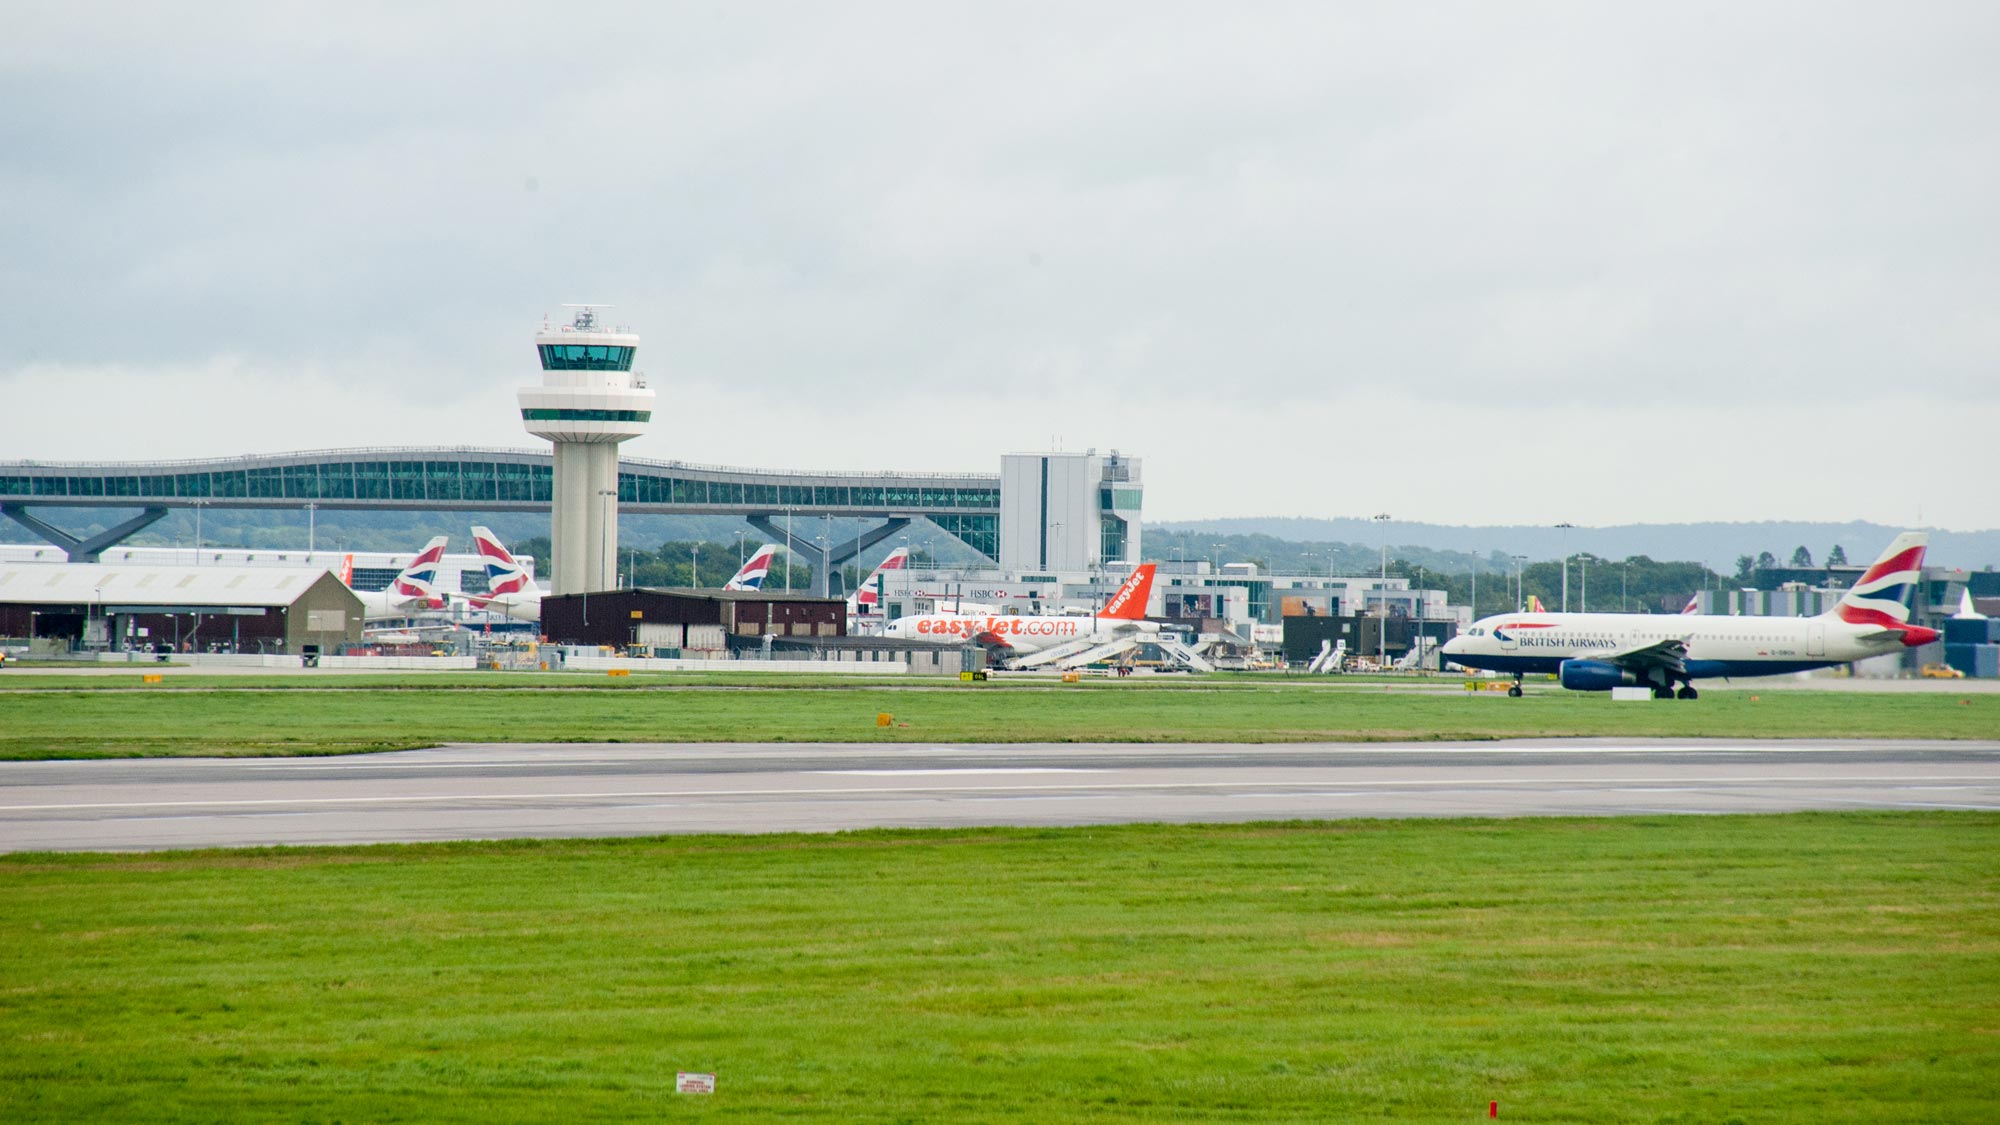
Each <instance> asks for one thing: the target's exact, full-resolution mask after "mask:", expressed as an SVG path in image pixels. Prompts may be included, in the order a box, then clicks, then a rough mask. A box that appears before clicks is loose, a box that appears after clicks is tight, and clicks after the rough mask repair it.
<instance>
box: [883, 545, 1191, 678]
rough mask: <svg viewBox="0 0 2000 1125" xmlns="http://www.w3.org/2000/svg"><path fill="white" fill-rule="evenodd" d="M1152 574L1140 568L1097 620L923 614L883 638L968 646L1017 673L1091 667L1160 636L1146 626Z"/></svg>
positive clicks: (893, 625)
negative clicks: (1060, 664)
mask: <svg viewBox="0 0 2000 1125" xmlns="http://www.w3.org/2000/svg"><path fill="white" fill-rule="evenodd" d="M1153 570H1154V564H1153V563H1140V564H1139V566H1138V567H1137V568H1135V569H1134V570H1133V571H1132V576H1131V577H1130V578H1127V579H1126V580H1125V582H1124V584H1123V585H1121V586H1119V587H1118V591H1117V593H1114V594H1112V595H1111V600H1110V601H1108V602H1105V603H1104V608H1103V609H1101V610H1098V611H1097V613H1096V615H1095V616H1083V615H1080V614H1079V615H1068V614H1065V615H1060V616H1042V615H1035V616H1030V615H1027V614H990V613H988V614H964V613H925V614H918V615H915V616H911V617H898V618H897V619H896V620H894V621H891V622H890V623H889V628H888V630H887V632H886V634H885V635H886V636H890V637H897V638H900V639H903V640H911V641H933V642H935V643H937V644H946V645H959V644H965V643H967V642H968V641H970V642H973V643H976V644H980V645H984V646H985V647H986V650H987V651H988V652H989V653H991V654H993V655H994V656H995V657H997V658H998V659H999V660H1001V661H1002V662H1003V663H1004V664H1006V665H1007V666H1009V667H1014V668H1032V667H1035V666H1037V665H1041V664H1048V663H1053V662H1055V661H1059V660H1060V661H1069V662H1074V663H1089V662H1090V661H1091V660H1095V659H1101V658H1102V657H1103V656H1109V655H1114V654H1115V652H1117V651H1123V650H1124V649H1126V648H1130V647H1131V646H1132V645H1133V644H1136V643H1137V642H1138V641H1139V640H1141V639H1143V637H1144V636H1146V635H1158V633H1159V631H1160V626H1159V624H1158V623H1157V622H1153V621H1148V620H1146V602H1147V599H1148V598H1149V597H1150V596H1151V595H1152V592H1153ZM1099 650H1104V651H1103V652H1102V653H1101V654H1100V653H1099Z"/></svg>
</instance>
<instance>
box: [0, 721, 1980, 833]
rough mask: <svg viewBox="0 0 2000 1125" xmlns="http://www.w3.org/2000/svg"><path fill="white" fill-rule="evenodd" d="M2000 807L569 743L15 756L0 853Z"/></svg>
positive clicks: (1104, 753)
mask: <svg viewBox="0 0 2000 1125" xmlns="http://www.w3.org/2000/svg"><path fill="white" fill-rule="evenodd" d="M1797 809H1984V810H1989V811H2000V742H1972V743H1968V742H1921V741H1854V742H1834V741H1793V742H1756V741H1728V742H1724V741H1717V742H1702V741H1693V742H1667V741H1640V742H1631V741H1609V740H1563V741H1531V742H1502V743H1471V744H1455V743H1408V744H1373V745H1365V746H1357V745H1352V744H1313V745H1281V746H1271V745H1171V746H1169V745H1158V744H1137V745H1131V744H1103V743H1077V744H1063V745H950V746H942V745H938V746H931V745H920V744H919V745H906V746H897V747H882V746H855V745H801V744H759V743H752V744H734V745H718V744H654V745H638V744H615V745H605V744H583V745H579V744H558V745H506V746H491V745H486V746H452V747H444V748H441V749H436V750H418V751H410V752H405V753H394V754H371V755H357V756H351V757H339V758H261V759H245V758H233V759H225V758H173V759H148V760H129V759H126V760H113V761H81V762H6V763H0V850H5V851H30V850H35V851H39V850H64V851H70V850H150V849H161V848H190V847H227V846H239V845H262V844H356V843H377V842H390V841H418V840H483V839H504V838H510V837H527V836H534V837H586V836H629V835H651V834H661V833H685V832H734V833H754V832H825V831H834V830H840V829H854V828H867V827H887V826H905V827H952V826H968V825H996V824H1006V825H1085V824H1112V823H1125V822H1134V821H1177V822H1192V821H1243V820H1277V819H1295V818H1296V819H1323V818H1339V817H1416V816H1425V817H1433V816H1529V815H1570V816H1620V815H1641V814H1657V813H1748V812H1781V811H1790V810H1797Z"/></svg>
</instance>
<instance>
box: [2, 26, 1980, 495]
mask: <svg viewBox="0 0 2000 1125" xmlns="http://www.w3.org/2000/svg"><path fill="white" fill-rule="evenodd" d="M412 7H414V6H404V5H388V6H382V7H375V8H371V7H367V6H363V5H356V4H342V5H337V6H336V5H320V6H293V5H275V4H265V3H256V4H246V5H242V6H232V5H225V4H203V5H195V6H192V7H178V8H173V9H168V8H164V7H156V6H151V5H138V4H134V5H130V6H120V5H109V6H86V5H77V4H47V5H23V4H19V3H13V4H9V5H8V6H7V24H8V26H7V29H6V32H5V34H4V36H0V309H4V311H0V318H4V319H0V329H4V336H3V337H0V338H4V340H5V342H6V350H5V353H4V354H0V458H13V457H36V458H62V459H95V458H117V459H140V458H155V457H161V458H165V457H188V456H205V455H219V454H226V453H239V452H252V451H278V450H287V449H302V448H315V447H329V446H344V445H386V444H479V445H503V446H516V447H528V446H531V445H532V444H533V442H532V439H529V438H527V436H526V435H525V434H523V433H522V432H521V430H520V424H519V416H518V414H517V413H516V409H515V403H514V399H513V393H514V390H515V389H516V388H517V387H518V386H520V385H522V384H524V383H526V382H530V381H533V380H534V379H535V378H537V373H536V371H535V365H534V362H533V353H532V351H531V348H530V339H529V337H530V335H531V333H532V332H533V330H534V329H535V327H536V326H537V325H538V324H539V323H540V320H541V318H542V316H543V315H544V314H546V313H553V312H556V311H558V310H557V306H558V304H559V303H560V302H563V301H577V300H594V301H604V302H612V303H615V304H616V305H617V306H618V307H617V309H616V311H615V312H614V313H613V314H612V317H613V319H615V320H618V321H620V322H623V323H627V324H630V325H631V326H632V327H633V328H634V329H635V330H637V331H639V332H640V333H642V334H643V335H644V337H645V344H644V347H643V348H642V351H641V353H640V354H641V363H640V366H642V367H644V368H645V369H646V370H647V372H648V373H649V375H650V376H651V377H652V379H653V382H654V385H655V386H656V387H658V388H659V390H660V394H661V397H662V409H661V410H660V412H659V413H657V414H656V415H655V426H654V430H653V432H652V433H651V434H649V435H648V436H646V437H644V438H640V439H638V440H636V441H633V442H631V443H629V444H628V445H626V447H625V449H626V451H627V452H628V454H630V455H635V456H643V457H661V458H679V459H684V460H689V461H696V462H704V463H712V464H713V463H719V464H736V465H748V466H761V467H772V468H914V469H938V470H961V471H992V470H994V469H995V468H997V465H998V457H999V454H1000V453H1002V452H1007V451H1017V450H1035V449H1044V448H1048V447H1050V445H1051V444H1052V443H1054V442H1060V443H1061V444H1062V445H1063V446H1065V447H1068V448H1073V449H1080V448H1083V447H1086V446H1096V447H1099V448H1107V447H1113V446H1116V447H1118V448H1120V449H1123V450H1125V451H1127V452H1131V453H1136V454H1138V455H1140V456H1142V457H1144V458H1145V460H1146V473H1147V477H1148V482H1147V483H1148V488H1147V498H1146V499H1147V514H1148V516H1149V517H1151V518H1154V519H1176V518H1194V517H1215V516H1232V515H1307V516H1339V515H1355V514H1367V513H1372V512H1374V511H1384V510H1386V511H1389V512H1391V513H1394V514H1395V515H1396V516H1397V517H1398V518H1404V519H1411V520H1423V521H1434V522H1472V523H1535V522H1554V521H1557V520H1570V521H1573V522H1576V523H1579V524H1609V523H1627V522H1652V521H1677V520H1690V519H1766V518H1785V519H1824V520H1842V521H1844V520H1850V519H1867V520H1879V521H1882V522H1887V523H1892V524H1900V523H1912V522H1914V521H1916V520H1917V519H1919V518H1920V517H1921V518H1922V519H1923V520H1924V521H1926V522H1929V523H1933V524H1939V525H1942V526H1947V527H1959V528H1976V527H1992V526H1995V525H2000V499H1996V492H1995V487H1994V483H1995V475H1996V474H1995V469H1996V466H2000V455H1996V452H1995V447H1996V438H2000V206H1996V204H1995V200H2000V142H1996V140H1995V132H1994V127H1993V121H1994V117H1995V111H1996V109H2000V66H1995V65H1994V62H1993V60H1994V59H1995V58H2000V8H1996V7H1994V6H1993V5H1991V4H1985V3H1961V4H1927V5H1926V4H1919V5H1910V6H1901V7H1897V8H1893V9H1891V8H1886V7H1883V6H1880V5H1852V6H1841V5H1831V4H1797V5H1742V4H1734V3H1732V4H1719V5H1712V6H1701V5H1690V4H1675V5H1655V6H1653V7H1652V9H1651V10H1649V11H1645V12H1636V11H1632V10H1629V7H1628V6H1623V5H1601V4H1545V5H1537V4H1507V5H1494V4H1468V5H1464V6H1449V5H1431V4H1426V5H1393V6H1380V5H1376V6H1361V5H1355V6H1351V7H1337V6H1333V5H1327V4H1318V3H1315V4H1304V5H1299V6H1296V7H1291V8H1285V7H1280V6H1277V5H1255V6H1250V7H1248V8H1246V9H1244V12H1247V13H1248V15H1247V16H1237V17H1235V18H1232V14H1231V13H1230V12H1228V11H1225V9H1224V8H1223V7H1222V6H1216V5H1206V6H1193V7H1173V6H1168V5H1163V4H1160V3H1152V2H1149V3H1130V4H1116V5H1114V4H1099V5H1048V6H1021V5H992V4H988V5H977V6H968V7H947V6H944V5H939V4H930V3H925V4H911V5H866V6H864V5H802V6H798V7H783V6H775V5H756V6H752V5H741V4H729V5H722V4H717V5H704V6H687V5H671V6H654V5H633V6H631V7H617V6H606V7H588V6H563V7H558V6H546V5H541V6H534V7H519V8H512V9H509V8H504V7H502V6H498V5H492V4H481V5H477V6H469V7H466V8H463V9H459V10H457V11H450V12H436V11H423V10H416V11H412V10H410V9H411V8H412ZM1383 8H1387V9H1389V10H1378V9H1383Z"/></svg>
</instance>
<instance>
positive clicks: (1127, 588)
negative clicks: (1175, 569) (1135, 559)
mask: <svg viewBox="0 0 2000 1125" xmlns="http://www.w3.org/2000/svg"><path fill="white" fill-rule="evenodd" d="M1153 565H1154V564H1152V563H1140V564H1139V565H1138V567H1137V568H1136V569H1135V570H1133V571H1132V577H1130V578H1127V579H1126V580H1125V584H1124V585H1123V586H1120V587H1118V592H1117V593H1115V594H1113V595H1111V600H1110V601H1108V602H1105V603H1104V608H1103V609H1101V610H1099V611H1098V614H1097V616H1099V617H1103V618H1110V619H1112V620H1117V621H1139V620H1142V619H1144V617H1145V616H1146V602H1147V600H1148V599H1150V598H1151V597H1152V596H1153Z"/></svg>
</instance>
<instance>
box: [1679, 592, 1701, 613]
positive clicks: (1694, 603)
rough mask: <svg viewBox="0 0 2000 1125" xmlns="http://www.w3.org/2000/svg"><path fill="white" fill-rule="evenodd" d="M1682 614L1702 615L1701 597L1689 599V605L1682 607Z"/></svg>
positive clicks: (1697, 595)
mask: <svg viewBox="0 0 2000 1125" xmlns="http://www.w3.org/2000/svg"><path fill="white" fill-rule="evenodd" d="M1681 612H1682V613H1683V614H1696V613H1700V612H1701V595H1700V594H1696V595H1695V596H1693V597H1691V598H1689V599H1688V604H1686V605H1684V606H1682V607H1681Z"/></svg>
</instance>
